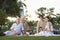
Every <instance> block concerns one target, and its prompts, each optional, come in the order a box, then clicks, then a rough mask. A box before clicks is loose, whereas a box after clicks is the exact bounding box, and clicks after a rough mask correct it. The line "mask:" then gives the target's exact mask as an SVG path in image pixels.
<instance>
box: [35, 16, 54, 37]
mask: <svg viewBox="0 0 60 40" xmlns="http://www.w3.org/2000/svg"><path fill="white" fill-rule="evenodd" d="M45 24H46V25H45V28H44V30H43V31H41V32H39V33H37V34H35V36H53V35H54V34H53V26H52V23H51V22H50V21H49V16H46V18H45Z"/></svg>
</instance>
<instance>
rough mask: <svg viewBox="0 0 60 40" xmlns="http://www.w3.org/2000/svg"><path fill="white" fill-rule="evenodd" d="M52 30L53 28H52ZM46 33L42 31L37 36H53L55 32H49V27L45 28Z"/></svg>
mask: <svg viewBox="0 0 60 40" xmlns="http://www.w3.org/2000/svg"><path fill="white" fill-rule="evenodd" d="M50 27H51V29H52V28H53V27H52V26H50ZM45 29H46V30H45V31H40V32H39V33H36V34H35V36H53V35H54V34H53V32H49V31H47V30H49V26H46V27H45Z"/></svg>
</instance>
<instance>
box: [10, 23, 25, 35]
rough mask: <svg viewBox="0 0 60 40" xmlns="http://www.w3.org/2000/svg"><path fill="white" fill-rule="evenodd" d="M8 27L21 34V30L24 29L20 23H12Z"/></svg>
mask: <svg viewBox="0 0 60 40" xmlns="http://www.w3.org/2000/svg"><path fill="white" fill-rule="evenodd" d="M10 29H11V30H14V31H16V32H17V33H18V34H21V33H22V31H23V30H24V27H23V24H22V23H19V24H16V23H14V24H13V25H12V27H11V28H10Z"/></svg>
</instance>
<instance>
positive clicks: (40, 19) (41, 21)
mask: <svg viewBox="0 0 60 40" xmlns="http://www.w3.org/2000/svg"><path fill="white" fill-rule="evenodd" d="M43 29H44V20H43V16H42V15H39V21H38V23H37V33H39V32H40V31H41V30H43Z"/></svg>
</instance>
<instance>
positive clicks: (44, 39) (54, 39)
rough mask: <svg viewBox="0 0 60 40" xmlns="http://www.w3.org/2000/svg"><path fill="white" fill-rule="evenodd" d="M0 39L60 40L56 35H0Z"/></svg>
mask: <svg viewBox="0 0 60 40" xmlns="http://www.w3.org/2000/svg"><path fill="white" fill-rule="evenodd" d="M0 40H60V36H57V37H39V36H35V37H34V36H30V37H29V36H20V37H17V36H0Z"/></svg>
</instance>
